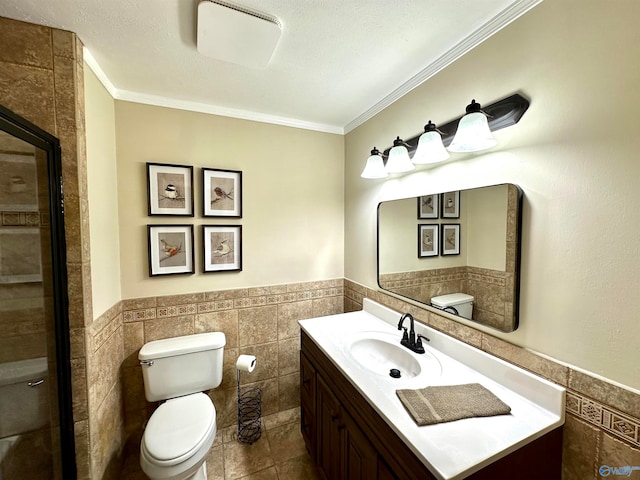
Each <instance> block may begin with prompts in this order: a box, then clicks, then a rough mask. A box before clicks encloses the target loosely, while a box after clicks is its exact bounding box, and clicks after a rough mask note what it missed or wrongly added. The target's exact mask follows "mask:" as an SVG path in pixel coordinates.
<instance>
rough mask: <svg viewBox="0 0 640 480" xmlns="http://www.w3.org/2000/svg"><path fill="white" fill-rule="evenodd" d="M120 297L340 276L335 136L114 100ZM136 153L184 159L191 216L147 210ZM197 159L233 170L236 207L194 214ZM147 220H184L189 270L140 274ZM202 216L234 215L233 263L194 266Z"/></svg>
mask: <svg viewBox="0 0 640 480" xmlns="http://www.w3.org/2000/svg"><path fill="white" fill-rule="evenodd" d="M115 111H116V122H115V125H116V139H117V162H118V195H119V216H120V245H121V269H122V294H123V298H138V297H147V296H155V295H175V294H181V293H192V292H203V291H205V292H206V291H213V290H219V289H230V288H246V287H255V286H263V285H278V284H285V283H293V282H305V281H314V280H327V279H332V278H343V277H344V227H343V225H344V213H343V212H344V137H343V136H341V135H332V134H327V133H319V132H313V131H308V130H302V129H295V128H289V127H282V126H277V125H270V124H264V123H256V122H251V121H247V120H238V119H232V118H226V117H219V116H215V115H207V114H202V113H195V112H187V111H181V110H174V109H169V108H163V107H154V106H148V105H141V104H136V103H130V102H122V101H116V108H115ZM146 162H155V163H169V164H181V165H193V166H194V184H195V186H194V187H195V196H194V198H195V217H193V218H190V217H166V216H162V217H161V216H153V217H149V216H147V190H146V166H145V164H146ZM201 167H209V168H221V169H229V170H241V171H242V175H243V176H242V183H243V217H242V218H241V219H228V218H227V219H225V218H222V219H218V218H205V217H202V206H201V203H200V202H201V201H202V200H201V199H202V174H201V170H200V168H201ZM147 224H194V225H195V251H196V260H195V267H196V273H195V274H194V275H175V276H164V277H154V278H150V277H149V276H148V261H147V227H146V226H147ZM204 224H207V225H209V224H218V225H220V224H237V225H242V228H243V230H242V235H243V242H242V244H243V267H244V269H243V271H242V272H225V273H208V274H203V273H201V272H202V261H203V260H202V254H201V249H202V230H201V226H202V225H204Z"/></svg>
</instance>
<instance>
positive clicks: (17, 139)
mask: <svg viewBox="0 0 640 480" xmlns="http://www.w3.org/2000/svg"><path fill="white" fill-rule="evenodd" d="M3 113H4V114H5V115H4V116H3V115H0V479H2V480H11V479H23V478H24V479H26V478H28V479H35V480H37V479H47V480H48V479H58V478H60V479H61V478H69V475H68V474H67V473H71V474H72V476H74V475H75V469H74V468H73V467H71V469H69V465H68V458H67V459H66V460H65V459H64V458H65V455H66V456H67V457H68V453H65V455H63V450H65V451H66V450H68V443H69V440H71V442H73V437H72V436H71V438H70V439H69V431H70V429H71V431H72V428H73V425H72V420H71V409H70V394H69V382H68V380H69V361H68V358H69V345H68V333H69V331H68V320H67V313H66V297H65V294H64V292H65V291H66V267H65V265H64V232H63V229H62V230H61V228H62V202H61V192H59V190H60V188H59V181H60V180H59V172H57V171H56V170H58V171H59V167H60V165H59V161H60V158H59V154H58V155H57V158H56V145H55V142H57V140H56V141H55V142H53V143H51V142H50V141H49V142H48V141H47V140H48V139H43V138H41V136H38V135H34V134H33V133H32V132H30V131H29V130H28V128H29V127H32V128H35V127H33V126H32V125H30V124H28V122H27V123H26V124H23V125H20V123H18V122H20V121H23V120H22V119H20V118H19V117H15V118H13V114H10V112H9V117H10V118H9V120H14V122H10V121H7V118H6V117H7V114H6V112H5V111H4V109H2V110H1V111H0V114H3ZM25 125H26V126H27V128H25ZM36 132H37V130H36ZM37 133H44V132H37ZM51 138H53V137H51ZM53 140H55V139H53ZM57 148H58V149H59V147H57ZM58 152H59V150H58ZM56 162H57V163H58V165H55V163H56ZM57 197H60V199H58V198H57ZM61 387H62V388H61ZM61 401H62V403H66V404H68V405H63V404H62V403H61ZM63 470H65V472H63Z"/></svg>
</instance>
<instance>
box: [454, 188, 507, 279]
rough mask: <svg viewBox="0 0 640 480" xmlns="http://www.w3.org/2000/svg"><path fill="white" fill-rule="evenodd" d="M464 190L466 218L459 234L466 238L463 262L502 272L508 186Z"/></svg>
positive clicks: (504, 265)
mask: <svg viewBox="0 0 640 480" xmlns="http://www.w3.org/2000/svg"><path fill="white" fill-rule="evenodd" d="M464 193H466V197H467V198H466V201H465V203H464V204H463V206H465V205H466V207H467V217H466V218H467V221H466V222H465V224H464V231H463V232H462V233H463V234H464V237H465V238H466V239H467V249H466V250H467V265H469V266H471V267H479V268H490V269H492V270H500V271H503V272H504V271H505V270H506V268H507V265H506V263H507V243H506V238H507V221H506V219H507V206H508V205H507V204H508V187H507V186H506V185H499V186H496V187H491V188H479V189H477V190H473V191H470V192H469V191H467V192H464ZM452 221H453V222H456V220H452ZM462 247H464V244H462Z"/></svg>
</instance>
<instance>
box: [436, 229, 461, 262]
mask: <svg viewBox="0 0 640 480" xmlns="http://www.w3.org/2000/svg"><path fill="white" fill-rule="evenodd" d="M441 239H442V255H460V224H459V223H443V224H442V235H441Z"/></svg>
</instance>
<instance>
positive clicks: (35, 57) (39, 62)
mask: <svg viewBox="0 0 640 480" xmlns="http://www.w3.org/2000/svg"><path fill="white" fill-rule="evenodd" d="M0 30H2V35H1V36H0V61H3V62H10V63H20V64H26V65H32V66H35V67H39V68H48V69H50V68H52V67H53V64H52V42H51V29H50V28H47V27H41V26H39V25H34V24H31V23H24V22H19V21H17V20H10V19H8V18H0Z"/></svg>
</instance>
